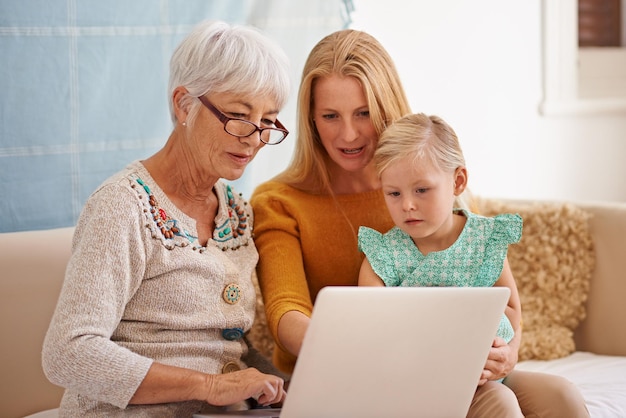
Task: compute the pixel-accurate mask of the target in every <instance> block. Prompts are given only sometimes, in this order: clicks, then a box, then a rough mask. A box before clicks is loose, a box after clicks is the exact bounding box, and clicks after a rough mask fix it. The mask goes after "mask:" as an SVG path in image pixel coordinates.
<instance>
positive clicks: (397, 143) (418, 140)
mask: <svg viewBox="0 0 626 418" xmlns="http://www.w3.org/2000/svg"><path fill="white" fill-rule="evenodd" d="M407 157H409V158H412V159H413V161H414V162H415V164H419V161H420V160H423V159H424V158H426V159H428V160H429V161H430V162H431V163H432V164H433V165H435V166H436V167H439V168H440V169H441V170H443V171H445V172H449V173H454V171H455V170H456V169H457V168H459V167H465V157H464V156H463V150H462V149H461V144H460V142H459V138H458V137H457V135H456V132H454V129H452V127H451V126H450V125H448V124H447V123H446V122H445V121H444V120H443V119H441V118H440V117H439V116H435V115H431V116H428V115H425V114H424V113H416V114H413V115H407V116H405V117H403V118H401V119H398V120H397V121H395V122H394V123H393V124H391V125H390V126H389V127H388V128H387V129H386V130H385V131H384V132H383V134H382V135H381V136H380V140H379V141H378V147H377V148H376V152H375V153H374V164H375V167H376V172H377V173H378V175H379V176H380V175H381V173H382V172H383V171H385V170H386V169H387V168H388V167H390V166H391V165H393V164H394V163H396V162H397V161H399V160H402V159H404V158H407ZM466 190H467V189H466ZM468 199H470V196H469V192H467V194H466V192H464V193H462V194H461V195H460V196H457V201H456V204H455V206H456V207H461V208H465V209H469V206H470V205H469V201H468Z"/></svg>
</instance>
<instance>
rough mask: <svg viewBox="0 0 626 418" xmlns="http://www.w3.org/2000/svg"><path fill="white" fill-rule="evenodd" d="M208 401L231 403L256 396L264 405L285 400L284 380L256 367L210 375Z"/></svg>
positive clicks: (214, 403)
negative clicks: (262, 371)
mask: <svg viewBox="0 0 626 418" xmlns="http://www.w3.org/2000/svg"><path fill="white" fill-rule="evenodd" d="M207 384H208V391H207V393H206V399H205V400H206V402H208V403H209V404H211V405H217V406H224V405H231V404H234V403H236V402H239V401H241V400H244V399H248V398H254V399H256V401H257V402H258V403H259V404H260V405H263V406H267V405H273V404H277V403H281V402H283V401H284V400H285V396H286V392H285V388H284V381H283V379H281V378H280V377H278V376H274V375H270V374H264V373H261V372H260V371H258V370H257V369H255V368H248V369H245V370H240V371H236V372H233V373H226V374H219V375H209V376H208V380H207Z"/></svg>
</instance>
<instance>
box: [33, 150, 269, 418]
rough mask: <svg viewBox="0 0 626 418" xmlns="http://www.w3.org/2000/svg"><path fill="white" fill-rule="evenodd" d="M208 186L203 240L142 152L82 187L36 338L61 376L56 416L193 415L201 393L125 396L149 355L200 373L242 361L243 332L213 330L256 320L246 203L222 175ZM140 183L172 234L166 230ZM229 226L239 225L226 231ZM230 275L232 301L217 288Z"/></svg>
mask: <svg viewBox="0 0 626 418" xmlns="http://www.w3.org/2000/svg"><path fill="white" fill-rule="evenodd" d="M138 179H139V180H138ZM141 183H143V185H142V184H141ZM144 185H145V186H146V187H144ZM215 191H216V194H217V196H218V198H219V209H218V214H217V217H216V219H215V224H216V229H215V234H214V237H213V238H214V239H213V240H210V241H209V243H208V244H207V246H206V248H205V247H202V248H201V247H199V245H198V242H197V240H195V239H194V238H193V237H192V236H193V235H196V228H195V221H194V220H193V219H191V218H189V217H188V216H186V215H185V214H184V213H182V212H181V211H179V210H178V208H176V207H175V206H174V205H173V204H172V203H171V202H170V201H169V199H168V198H167V196H165V194H164V193H163V191H162V190H160V189H159V187H158V186H157V185H156V183H155V182H154V180H153V179H152V177H151V176H150V174H149V173H148V172H147V170H146V169H145V168H144V166H143V165H142V164H141V163H140V162H134V163H132V164H131V165H129V166H128V167H127V168H126V169H125V170H123V171H121V172H120V173H118V174H116V175H114V176H113V177H111V178H110V179H108V180H107V181H105V182H104V183H103V184H102V185H101V186H100V187H99V188H98V189H97V190H96V191H95V192H94V193H93V194H92V196H91V197H90V198H89V199H88V201H87V203H86V205H85V207H84V209H83V212H82V214H81V216H80V219H79V221H78V223H77V226H76V231H75V235H74V239H73V249H72V256H71V259H70V261H69V263H68V267H67V272H66V277H65V282H64V284H63V288H62V291H61V294H60V297H59V300H58V304H57V307H56V310H55V312H54V316H53V318H52V321H51V324H50V328H49V330H48V333H47V335H46V338H45V341H44V347H43V368H44V371H45V373H46V375H47V377H48V378H49V379H50V381H51V382H52V383H54V384H56V385H59V386H62V387H65V388H66V391H65V395H64V397H63V400H62V402H61V409H60V413H61V416H80V417H84V416H118V415H132V416H150V417H154V416H190V415H191V414H193V413H194V412H195V411H197V410H198V409H199V408H201V407H202V406H203V405H202V403H199V402H186V403H180V404H170V405H156V406H139V407H137V406H128V402H129V400H130V399H131V397H132V395H133V394H134V393H135V391H136V390H137V387H138V386H139V384H140V383H141V381H142V380H143V379H144V377H145V375H146V373H147V371H148V369H149V368H150V365H151V364H152V362H153V361H158V362H160V363H164V364H170V365H175V366H179V367H186V368H190V369H195V370H199V371H202V372H206V373H221V372H222V367H223V366H224V365H225V364H227V363H229V362H235V363H236V364H238V365H239V367H241V368H245V367H246V365H245V364H243V363H242V362H241V357H242V356H243V355H245V354H246V352H247V346H246V344H245V343H244V342H243V340H241V339H239V340H235V341H228V340H226V339H225V338H224V337H223V336H222V330H223V329H228V328H241V329H243V330H244V331H247V330H249V329H250V327H251V326H252V323H253V321H254V312H255V300H256V299H255V290H254V287H253V284H252V282H251V275H252V271H253V269H254V267H255V265H256V263H257V260H258V254H257V250H256V248H255V246H254V243H253V241H252V239H251V238H252V233H251V229H252V210H251V208H250V206H249V205H247V202H245V201H244V200H243V199H242V198H241V197H240V196H239V195H236V194H233V193H232V192H231V190H230V188H229V187H228V186H226V185H225V184H224V183H222V182H218V183H217V184H216V185H215ZM149 193H151V194H152V195H153V197H154V198H156V202H158V208H157V209H161V211H160V213H161V214H163V215H164V216H165V217H167V219H168V221H169V224H168V228H169V227H171V226H172V225H173V224H174V222H175V226H176V227H177V230H178V231H179V235H175V236H174V237H173V238H172V239H168V238H166V237H165V236H164V235H163V233H162V232H161V229H160V226H158V225H157V223H156V221H155V220H154V218H153V215H152V213H151V209H154V207H153V205H151V204H150V202H149V198H148V196H149ZM238 210H239V213H237V211H238ZM157 212H159V211H158V210H157ZM242 225H244V226H245V228H243V230H242V228H241V226H242ZM238 228H239V232H243V234H242V235H239V236H234V235H233V231H237V229H238ZM185 234H187V235H188V236H185ZM231 284H235V285H237V286H238V287H239V296H240V298H239V300H238V301H237V302H236V303H233V304H231V303H228V302H229V301H228V300H227V298H225V297H224V290H225V288H226V287H227V286H228V285H231ZM230 302H232V300H231V301H230ZM127 406H128V408H127ZM120 408H121V409H120ZM124 408H127V409H124Z"/></svg>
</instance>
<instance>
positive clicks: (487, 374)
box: [478, 337, 519, 386]
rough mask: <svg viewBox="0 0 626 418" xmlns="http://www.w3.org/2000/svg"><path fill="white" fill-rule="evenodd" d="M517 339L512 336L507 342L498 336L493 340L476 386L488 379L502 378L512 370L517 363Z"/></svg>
mask: <svg viewBox="0 0 626 418" xmlns="http://www.w3.org/2000/svg"><path fill="white" fill-rule="evenodd" d="M517 340H518V339H517V338H513V340H511V343H509V344H507V343H506V341H504V340H503V339H502V338H500V337H496V338H495V339H494V340H493V344H492V345H491V348H490V349H489V355H488V356H487V362H486V364H485V368H484V369H483V372H482V374H481V375H480V380H479V381H478V386H481V385H484V384H485V383H486V382H487V381H489V380H498V379H502V378H503V377H506V376H507V375H508V374H509V373H511V372H512V371H513V368H514V367H515V365H516V364H517V354H518V348H519V344H518V343H517Z"/></svg>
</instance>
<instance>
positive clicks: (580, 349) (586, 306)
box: [0, 199, 626, 418]
mask: <svg viewBox="0 0 626 418" xmlns="http://www.w3.org/2000/svg"><path fill="white" fill-rule="evenodd" d="M478 202H479V205H478V208H479V211H480V212H483V213H485V214H490V213H497V212H517V213H520V215H522V218H523V219H524V232H523V237H522V241H521V242H520V243H519V244H516V245H513V246H511V249H510V251H509V259H510V262H511V267H512V269H513V273H514V275H515V277H516V281H517V282H518V287H519V288H520V295H521V298H522V308H523V318H524V333H523V344H522V348H521V350H520V360H521V361H520V363H519V364H518V366H517V367H518V368H519V369H524V370H537V371H544V372H548V373H555V374H559V375H563V376H565V377H567V378H568V379H570V380H571V381H572V382H573V383H574V384H576V385H577V386H578V387H579V388H580V390H581V392H582V394H583V396H584V398H585V401H586V403H587V405H588V408H589V411H590V414H591V416H592V417H593V418H600V417H615V418H617V417H620V418H623V417H626V303H624V298H625V297H626V203H608V202H586V203H576V204H573V203H564V202H523V201H504V200H497V199H479V200H478ZM72 233H73V228H61V229H51V230H41V231H25V232H14V233H1V234H0V249H1V251H0V266H2V269H1V272H2V273H1V276H0V313H1V315H0V335H1V336H2V343H1V344H0V362H1V364H2V369H1V370H2V371H3V373H2V377H1V381H2V387H1V389H0V416H2V417H5V418H20V417H25V416H27V415H30V414H36V413H38V412H40V411H48V412H43V414H46V416H54V414H55V413H54V409H55V408H57V407H58V405H59V401H60V399H61V396H62V394H63V390H62V388H59V387H57V386H54V385H53V384H51V383H49V382H48V380H47V379H46V377H45V376H44V374H43V371H42V368H41V346H42V342H43V338H44V335H45V332H46V330H47V327H48V324H49V321H50V318H51V315H52V312H53V310H54V306H55V304H56V300H57V297H58V295H59V292H60V289H61V285H62V281H63V276H64V271H65V265H66V263H67V260H68V257H69V255H70V249H71V239H72ZM258 301H259V303H258V310H257V320H256V321H255V324H254V326H253V328H252V330H251V331H250V334H249V338H250V339H251V340H252V341H253V343H254V344H255V346H256V347H257V348H258V349H259V350H260V351H261V352H263V353H265V354H266V355H271V352H272V349H273V342H272V339H271V336H270V335H269V334H268V332H267V328H266V326H265V315H264V311H263V301H262V297H261V295H259V296H258ZM50 410H52V411H50ZM43 414H41V415H39V416H42V415H43Z"/></svg>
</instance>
